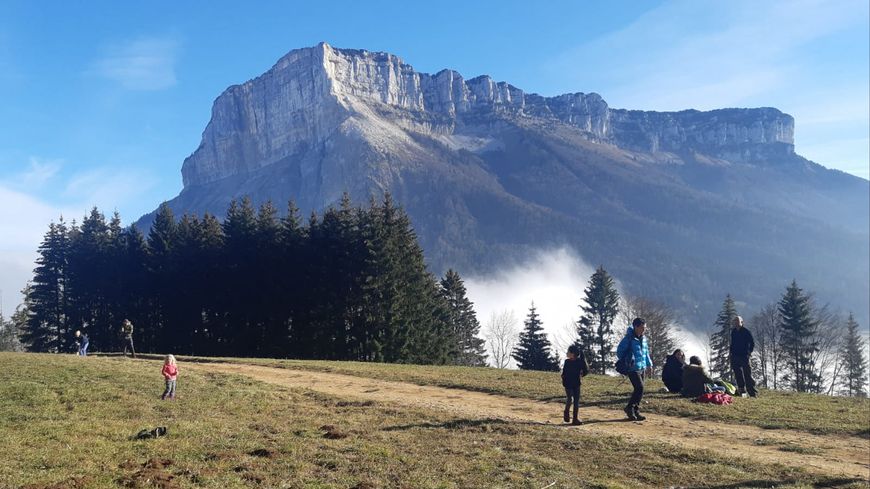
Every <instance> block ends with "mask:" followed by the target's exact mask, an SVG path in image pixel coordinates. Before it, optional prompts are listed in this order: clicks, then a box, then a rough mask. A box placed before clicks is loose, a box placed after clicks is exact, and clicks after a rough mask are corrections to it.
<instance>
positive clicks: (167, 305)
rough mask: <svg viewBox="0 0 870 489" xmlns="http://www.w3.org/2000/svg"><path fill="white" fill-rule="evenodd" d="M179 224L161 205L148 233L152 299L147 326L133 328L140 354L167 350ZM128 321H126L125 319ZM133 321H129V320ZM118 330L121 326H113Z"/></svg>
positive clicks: (174, 294)
mask: <svg viewBox="0 0 870 489" xmlns="http://www.w3.org/2000/svg"><path fill="white" fill-rule="evenodd" d="M177 235H178V223H176V221H175V215H174V214H173V212H172V209H171V208H170V207H169V204H167V203H166V202H164V203H162V204H160V207H158V208H157V215H156V216H155V217H154V224H152V225H151V230H150V231H149V232H148V283H147V285H146V287H147V288H148V290H149V291H150V295H151V298H152V303H151V310H150V311H149V314H148V317H147V318H146V319H145V321H144V322H145V323H146V324H142V323H139V325H138V326H137V325H136V323H134V326H135V328H136V329H135V332H134V333H135V334H136V335H138V338H137V340H138V343H139V344H141V345H142V346H141V349H142V350H143V351H166V350H167V349H168V346H169V345H170V344H171V343H170V342H172V341H174V339H173V337H172V334H171V329H170V327H171V324H172V323H171V319H172V312H173V311H172V308H173V305H174V304H175V301H176V297H177V296H176V290H177V289H176V287H177V283H176V278H177V276H176V273H177V272H176V270H175V269H174V264H175V263H177V260H176V258H175V256H174V253H175V252H176V250H175V248H176V246H177V244H178V243H177V241H178V236H177ZM128 319H129V318H128ZM131 321H132V320H131ZM116 327H120V326H116Z"/></svg>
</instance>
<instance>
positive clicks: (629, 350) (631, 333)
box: [616, 318, 653, 421]
mask: <svg viewBox="0 0 870 489" xmlns="http://www.w3.org/2000/svg"><path fill="white" fill-rule="evenodd" d="M645 330H646V321H645V320H644V319H643V318H634V321H632V322H631V326H629V327H628V331H626V333H625V337H624V338H622V341H620V342H619V346H618V347H616V357H617V361H618V362H624V363H626V364H628V368H627V370H626V371H627V373H626V374H625V375H627V376H628V380H630V381H631V386H632V387H633V388H634V391H633V392H632V393H631V397H630V398H629V399H628V404H627V405H626V406H625V409H624V411H625V414H626V416H628V419H630V420H632V421H643V420H645V419H646V417H645V416H642V415H641V414H640V402H641V401H642V400H643V380H644V373H646V374H647V375H651V374H652V365H653V364H652V359H651V358H650V356H649V345H648V344H647V341H646V337H644V335H643V333H644V331H645Z"/></svg>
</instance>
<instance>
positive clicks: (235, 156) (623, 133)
mask: <svg viewBox="0 0 870 489" xmlns="http://www.w3.org/2000/svg"><path fill="white" fill-rule="evenodd" d="M483 114H486V115H488V116H493V115H495V116H497V117H498V118H501V119H505V120H509V121H515V122H522V123H539V124H546V123H552V122H558V123H562V124H566V125H568V126H571V127H573V128H576V129H577V130H578V132H579V133H580V134H582V135H584V136H585V137H587V138H589V139H590V140H594V141H597V142H604V143H607V144H611V145H613V146H616V147H620V148H626V149H630V150H636V151H645V152H652V153H657V152H684V151H687V150H691V151H697V152H700V153H704V154H707V155H710V156H729V157H731V158H750V157H752V156H754V155H757V154H758V153H757V152H754V151H752V147H753V146H754V145H777V144H778V145H779V146H780V150H779V151H781V152H783V153H789V152H791V151H793V144H794V120H793V119H792V117H791V116H789V115H787V114H783V113H782V112H780V111H778V110H776V109H770V108H763V109H723V110H714V111H710V112H698V111H692V110H689V111H683V112H643V111H629V110H620V109H611V108H610V107H608V105H607V103H606V102H605V101H604V100H603V99H602V98H601V96H599V95H598V94H595V93H590V94H584V93H573V94H565V95H559V96H557V97H541V96H539V95H536V94H526V93H524V92H523V91H522V90H520V89H519V88H516V87H514V86H512V85H509V84H507V83H504V82H495V81H493V80H492V79H491V78H490V77H488V76H479V77H477V78H472V79H470V80H465V79H464V78H463V77H462V75H460V74H459V73H457V72H455V71H451V70H443V71H441V72H439V73H436V74H434V75H430V74H426V73H418V72H416V71H414V69H413V68H412V67H411V66H410V65H408V64H406V63H405V62H404V61H402V60H401V59H400V58H398V57H396V56H393V55H391V54H388V53H372V52H369V51H361V50H349V49H336V48H333V47H331V46H329V45H328V44H325V43H322V44H319V45H318V46H316V47H313V48H305V49H299V50H295V51H292V52H290V53H289V54H287V55H286V56H284V57H283V58H281V59H280V60H279V61H278V63H276V64H275V66H274V67H272V69H270V70H269V71H268V72H266V73H265V74H263V75H262V76H259V77H257V78H255V79H253V80H251V81H248V82H246V83H243V84H241V85H235V86H233V87H230V88H229V89H227V90H226V91H225V92H224V93H223V94H221V96H220V97H218V99H217V100H216V101H215V103H214V108H213V109H212V118H211V121H210V122H209V124H208V126H207V127H206V129H205V132H204V133H203V138H202V142H201V144H200V146H199V148H198V149H197V150H196V151H195V152H194V153H193V154H192V155H191V156H190V157H189V158H187V160H185V162H184V165H183V167H182V175H183V177H184V184H185V186H188V185H201V184H204V183H208V182H213V181H216V180H220V179H222V178H226V177H229V176H233V175H238V174H244V173H246V172H250V171H253V170H256V169H258V168H262V167H264V166H268V165H270V164H273V163H275V162H279V161H282V160H285V159H287V158H290V157H301V155H303V154H304V153H305V152H307V151H311V150H312V149H317V148H319V147H321V146H322V145H324V144H325V143H326V142H327V141H328V140H329V139H330V138H331V137H333V136H334V135H335V134H336V132H340V133H342V134H344V135H349V136H354V135H357V136H360V137H368V138H369V139H370V140H371V141H373V142H375V143H376V144H377V145H379V146H381V149H382V150H384V151H387V152H389V151H410V152H414V149H415V148H414V146H413V144H410V143H409V142H408V140H407V135H406V134H403V132H404V131H410V132H412V133H417V134H423V135H426V136H439V135H440V136H452V135H461V133H462V130H461V128H458V126H464V125H467V124H464V122H465V119H468V118H471V117H475V116H478V117H479V116H481V115H483ZM305 170H306V169H303V172H305ZM307 170H310V171H314V170H313V169H307Z"/></svg>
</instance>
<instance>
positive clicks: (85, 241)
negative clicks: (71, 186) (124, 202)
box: [67, 207, 117, 347]
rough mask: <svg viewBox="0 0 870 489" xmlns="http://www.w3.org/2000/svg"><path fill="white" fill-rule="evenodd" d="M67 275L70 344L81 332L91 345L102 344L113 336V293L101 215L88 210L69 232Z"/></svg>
mask: <svg viewBox="0 0 870 489" xmlns="http://www.w3.org/2000/svg"><path fill="white" fill-rule="evenodd" d="M69 243H70V246H69V257H68V262H69V264H68V274H67V285H68V293H67V305H68V307H69V314H68V315H67V318H68V323H69V325H68V326H69V331H68V334H69V335H70V342H72V341H73V339H72V336H71V335H72V333H73V332H74V331H76V330H82V331H83V332H85V333H86V334H88V336H89V337H90V341H91V344H92V345H94V346H96V345H102V346H104V347H105V345H107V344H109V343H110V342H111V339H114V338H115V337H116V335H114V334H112V333H110V330H111V324H110V321H111V317H110V310H109V309H110V304H109V300H110V298H111V297H112V296H113V295H114V293H115V291H116V290H117V283H116V282H114V281H111V280H110V273H111V272H109V270H111V269H113V268H114V266H115V264H114V263H111V262H110V260H109V253H110V249H111V241H110V235H109V225H108V223H107V222H106V218H105V216H104V215H103V213H102V212H100V210H99V209H98V208H96V207H94V208H92V209H91V211H90V212H89V213H88V215H87V216H85V217H84V219H82V223H81V225H80V226H79V227H78V229H77V231H76V232H72V233H70V240H69Z"/></svg>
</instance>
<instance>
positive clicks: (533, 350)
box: [512, 303, 559, 371]
mask: <svg viewBox="0 0 870 489" xmlns="http://www.w3.org/2000/svg"><path fill="white" fill-rule="evenodd" d="M524 324H525V329H523V331H522V332H521V333H520V339H519V342H518V343H517V346H516V347H515V348H514V353H513V355H512V356H513V358H514V360H516V362H517V366H518V367H519V368H520V369H521V370H544V371H558V370H559V362H558V360H557V359H556V358H555V357H554V356H553V354H552V349H551V346H550V340H548V339H547V335H546V333H544V328H543V324H542V323H541V319H540V317H539V316H538V313H537V311H536V309H535V304H534V303H532V306H531V307H530V308H529V315H528V316H527V317H526V321H525V323H524Z"/></svg>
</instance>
